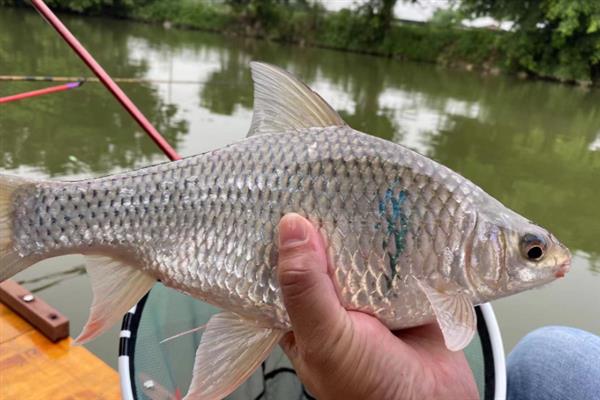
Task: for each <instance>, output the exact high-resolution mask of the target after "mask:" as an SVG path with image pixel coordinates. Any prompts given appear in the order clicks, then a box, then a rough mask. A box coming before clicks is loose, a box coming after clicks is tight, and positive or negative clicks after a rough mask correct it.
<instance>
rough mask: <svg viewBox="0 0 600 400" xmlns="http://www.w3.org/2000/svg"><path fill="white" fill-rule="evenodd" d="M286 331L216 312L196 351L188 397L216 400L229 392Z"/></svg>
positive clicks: (187, 399)
mask: <svg viewBox="0 0 600 400" xmlns="http://www.w3.org/2000/svg"><path fill="white" fill-rule="evenodd" d="M283 334H284V332H283V331H281V330H278V329H270V328H264V327H260V326H258V325H256V324H255V323H253V322H252V321H248V320H245V319H242V318H241V317H239V316H238V315H237V314H234V313H231V312H223V313H220V314H216V315H214V316H213V317H212V318H211V319H210V320H209V321H208V324H207V326H206V331H205V332H204V334H203V335H202V339H201V340H200V345H199V346H198V350H197V351H196V361H195V363H194V372H193V375H192V382H191V384H190V388H189V390H188V394H187V395H186V396H185V400H217V399H222V398H224V397H225V396H227V395H229V394H230V393H231V392H233V391H234V390H235V389H236V388H237V387H238V386H239V385H241V384H242V383H243V382H244V381H245V380H246V379H247V378H248V377H249V376H250V375H251V374H252V373H253V372H254V371H255V370H256V368H257V367H258V366H259V365H260V363H261V362H263V361H264V359H265V358H267V356H268V355H269V353H270V352H271V350H272V349H273V347H274V346H275V345H276V344H277V342H278V341H279V339H281V337H282V336H283Z"/></svg>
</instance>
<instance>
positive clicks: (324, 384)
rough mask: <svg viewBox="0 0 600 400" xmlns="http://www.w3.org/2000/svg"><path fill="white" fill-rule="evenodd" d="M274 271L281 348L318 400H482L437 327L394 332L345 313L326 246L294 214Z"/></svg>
mask: <svg viewBox="0 0 600 400" xmlns="http://www.w3.org/2000/svg"><path fill="white" fill-rule="evenodd" d="M278 264H279V265H278V278H279V283H280V286H281V291H282V295H283V301H284V303H285V307H286V309H287V311H288V314H289V316H290V320H291V323H292V330H293V332H288V333H287V334H286V335H285V336H284V338H283V339H282V341H281V346H282V347H283V350H284V351H285V353H286V354H287V356H288V357H289V359H290V360H291V362H292V364H293V366H294V368H295V369H296V372H297V373H298V376H299V377H300V379H301V380H302V382H303V383H304V384H305V385H306V387H307V388H308V390H309V391H310V392H311V393H312V394H313V395H315V396H316V397H317V398H318V399H319V400H327V399H345V400H348V399H361V400H363V399H377V400H382V399H460V400H463V399H477V398H478V397H479V396H478V391H477V386H476V385H475V380H474V378H473V374H472V372H471V369H470V367H469V365H468V363H467V360H466V358H465V356H464V354H463V352H462V351H461V352H451V351H450V350H448V349H446V346H445V345H444V339H443V337H442V333H441V332H440V330H439V328H438V326H437V325H436V324H430V325H425V326H421V327H417V328H412V329H406V330H402V331H398V332H391V331H390V330H389V329H388V328H387V327H386V326H385V325H383V324H382V323H381V322H380V321H379V320H378V319H376V318H375V317H373V316H370V315H368V314H365V313H362V312H357V311H347V310H346V309H344V308H343V307H342V305H341V304H340V301H339V299H338V297H337V293H336V291H335V288H334V286H333V282H332V280H331V277H330V273H331V270H330V268H329V266H328V261H327V256H326V252H325V246H324V243H323V240H322V238H321V236H320V234H319V233H318V232H317V230H316V229H315V228H314V227H313V226H312V224H311V223H310V222H309V221H307V220H306V219H304V218H302V217H301V216H299V215H297V214H288V215H286V216H284V217H283V218H282V219H281V221H280V223H279V263H278Z"/></svg>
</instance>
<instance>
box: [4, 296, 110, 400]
mask: <svg viewBox="0 0 600 400" xmlns="http://www.w3.org/2000/svg"><path fill="white" fill-rule="evenodd" d="M71 342H72V339H70V338H68V339H64V340H61V341H60V342H58V343H52V342H51V341H49V340H48V339H46V338H45V337H44V336H42V335H41V334H40V333H38V332H37V331H36V330H35V329H34V328H33V327H32V326H31V325H29V324H28V323H27V322H25V321H24V320H22V319H21V318H20V317H19V316H18V315H16V314H14V313H13V312H12V311H11V310H10V309H9V308H7V307H6V306H4V305H3V304H1V303H0V399H2V400H12V399H31V400H34V399H40V400H42V399H43V400H46V399H57V400H79V399H96V400H100V399H118V398H120V389H119V377H118V374H117V372H116V371H115V370H113V369H112V368H110V367H109V366H108V365H106V364H105V363H104V362H103V361H102V360H100V359H99V358H97V357H96V356H95V355H93V354H92V353H90V352H89V351H88V350H87V349H85V348H84V347H82V346H71Z"/></svg>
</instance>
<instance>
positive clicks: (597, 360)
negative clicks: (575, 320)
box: [507, 326, 600, 400]
mask: <svg viewBox="0 0 600 400" xmlns="http://www.w3.org/2000/svg"><path fill="white" fill-rule="evenodd" d="M507 364H508V394H507V398H508V400H542V399H543V400H563V399H564V400H594V399H600V337H598V336H595V335H593V334H591V333H588V332H585V331H582V330H579V329H575V328H567V327H560V326H550V327H546V328H541V329H538V330H536V331H533V332H531V333H530V334H528V335H527V336H525V337H524V338H523V339H522V340H521V341H520V342H519V344H517V346H516V347H515V348H514V350H513V351H512V352H511V353H510V355H509V356H508V360H507Z"/></svg>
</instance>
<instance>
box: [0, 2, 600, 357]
mask: <svg viewBox="0 0 600 400" xmlns="http://www.w3.org/2000/svg"><path fill="white" fill-rule="evenodd" d="M64 22H65V23H66V25H67V26H68V27H69V28H70V29H71V30H72V31H73V33H74V34H75V35H76V36H77V37H79V39H80V40H81V42H82V43H83V44H84V45H85V46H86V47H87V48H88V49H89V51H90V52H91V53H92V54H93V55H94V56H95V57H96V58H97V60H98V61H99V62H100V63H101V64H102V65H103V66H104V67H105V69H106V70H107V71H108V72H109V73H110V74H111V75H112V76H113V77H124V78H143V79H147V80H156V81H162V82H146V83H123V84H122V88H123V89H124V91H125V92H126V93H127V94H128V95H129V96H130V97H131V99H132V100H133V101H134V102H135V103H136V104H137V105H138V107H139V108H140V109H141V110H142V111H143V112H144V113H145V114H146V115H147V117H148V118H149V120H150V121H151V122H152V123H154V124H155V126H156V127H157V129H158V130H159V131H160V132H162V134H163V135H164V136H165V137H166V139H167V140H168V141H169V142H170V143H171V144H173V145H174V147H175V148H176V149H177V151H178V152H179V153H180V154H182V155H183V156H188V155H193V154H197V153H200V152H204V151H207V150H210V149H214V148H217V147H220V146H223V145H225V144H228V143H231V142H232V141H235V140H238V139H241V138H243V137H244V136H245V134H246V132H247V130H248V127H249V125H250V121H251V117H252V85H251V79H250V71H249V69H248V63H249V62H250V61H251V60H264V61H267V62H270V63H274V64H277V65H280V66H281V67H283V68H285V69H288V70H290V71H292V72H293V73H295V74H297V75H298V76H300V77H301V78H302V79H303V80H304V81H306V82H307V83H308V84H309V85H311V86H312V87H313V88H314V89H315V90H316V91H317V92H319V93H320V94H321V95H322V96H323V97H324V98H325V99H326V100H328V101H329V102H330V104H332V106H333V107H334V108H335V109H337V110H339V112H340V114H341V115H342V117H343V118H344V119H345V120H346V121H347V122H348V123H349V124H350V125H351V126H352V127H354V128H356V129H359V130H361V131H364V132H370V133H373V134H376V135H378V136H380V137H383V138H385V139H388V140H391V141H394V142H397V143H402V144H404V145H406V146H408V147H410V148H413V149H415V150H417V151H419V152H421V153H423V154H425V155H427V156H429V157H431V158H433V159H435V160H437V161H439V162H441V163H443V164H445V165H447V166H449V167H450V168H452V169H454V170H456V171H458V172H459V173H461V174H462V175H464V176H466V177H467V178H469V179H471V180H472V181H474V182H475V183H477V184H478V185H480V186H481V187H482V188H484V189H485V190H486V191H487V192H489V193H490V194H492V195H493V196H494V197H496V198H498V199H499V200H500V201H502V202H503V203H505V204H506V205H507V206H509V207H510V208H513V209H514V210H516V211H517V212H519V213H521V214H523V215H525V216H527V217H528V218H530V219H532V220H534V221H536V222H537V223H539V224H540V225H543V226H545V227H547V228H549V229H550V230H551V231H552V232H553V233H554V234H555V235H556V236H557V237H559V238H560V239H561V240H562V241H563V242H564V243H565V244H567V245H568V246H569V247H570V249H571V250H572V251H573V254H574V260H573V267H572V270H571V272H570V273H569V274H568V275H567V277H566V278H565V279H562V280H559V281H557V282H554V283H552V284H551V285H549V286H547V287H544V288H542V289H537V290H531V291H528V292H525V293H522V294H519V295H516V296H512V297H509V298H506V299H503V300H500V301H496V302H494V303H493V306H494V308H495V310H496V313H497V317H498V321H499V323H500V326H501V330H502V333H503V336H504V340H505V346H506V349H507V351H509V350H510V349H511V348H512V347H513V346H514V345H515V344H516V343H517V341H518V340H519V339H520V338H521V337H522V336H523V335H525V334H526V333H527V332H529V331H531V330H533V329H535V328H536V327H539V326H544V325H550V324H560V325H570V326H575V327H579V328H582V329H586V330H589V331H592V332H595V333H596V334H600V90H598V89H596V90H584V89H580V88H577V87H572V86H564V85H559V84H555V83H547V82H530V81H520V80H517V79H515V78H511V77H482V76H480V75H478V74H476V73H469V72H461V71H452V70H447V69H443V68H439V67H436V66H433V65H427V64H417V63H408V62H403V61H398V60H388V59H384V58H378V57H371V56H367V55H360V54H351V53H345V52H338V51H332V50H324V49H311V48H302V47H293V46H287V45H286V46H282V45H279V44H275V43H269V42H264V41H254V40H246V39H243V38H238V37H225V36H219V35H214V34H207V33H201V32H190V31H178V30H168V29H164V28H162V27H161V26H153V25H145V24H138V23H132V22H126V21H118V20H110V19H101V18H79V17H74V16H64ZM0 74H1V75H44V76H90V73H89V71H88V70H87V68H86V67H85V66H84V64H83V63H82V62H81V61H80V60H79V59H78V58H77V57H76V56H75V55H74V53H73V52H72V51H71V50H70V49H69V48H68V47H67V45H66V44H65V43H64V42H63V41H62V40H60V39H59V37H58V36H57V35H56V34H55V32H54V31H53V30H52V29H51V28H50V27H49V26H48V25H47V24H46V23H45V22H44V21H43V20H42V19H41V18H40V17H39V16H38V15H37V14H35V13H33V12H28V11H25V10H12V9H4V8H0ZM165 81H170V83H164V82H165ZM177 81H187V82H184V83H181V82H177ZM50 85H53V83H48V82H0V97H1V96H6V95H9V94H14V93H20V92H24V91H28V90H33V89H38V88H42V87H46V86H50ZM164 160H165V157H164V156H163V155H162V153H160V151H159V150H157V148H156V146H155V145H154V143H153V142H152V141H151V140H150V139H148V138H147V137H146V135H145V134H144V133H143V132H142V131H141V130H140V128H139V127H138V126H137V125H136V124H135V123H134V122H133V121H132V119H131V118H130V117H129V115H128V114H127V113H126V112H125V111H123V109H122V108H121V107H120V106H119V104H118V103H117V102H116V101H115V100H114V99H113V98H112V97H111V95H110V94H109V93H108V92H107V91H106V90H105V89H104V88H103V87H102V86H101V85H100V84H98V83H92V82H89V83H86V84H84V85H83V86H82V87H80V88H77V89H73V90H71V91H68V92H63V93H56V94H51V95H47V96H42V97H36V98H32V99H28V100H22V101H18V102H14V103H8V104H3V105H1V106H0V170H2V171H8V172H10V173H16V174H22V175H32V176H38V177H49V178H54V179H63V178H67V179H72V178H82V177H93V176H100V175H105V174H108V173H112V172H116V171H121V170H128V169H132V168H136V167H142V166H145V165H149V164H152V163H155V162H160V161H164ZM82 265H83V258H81V257H80V256H67V257H61V258H56V259H53V260H48V261H45V262H41V263H39V265H37V266H35V267H33V268H31V269H29V270H27V271H24V272H22V273H21V274H19V275H18V276H17V277H16V278H15V279H16V280H18V281H24V284H25V285H26V286H27V287H28V288H29V289H31V290H35V291H36V293H38V294H39V295H40V296H42V297H43V298H44V299H45V300H46V301H48V302H49V303H51V304H52V305H54V306H55V307H57V308H58V309H59V310H61V311H62V312H63V313H65V314H66V315H67V316H68V317H69V318H70V319H71V334H72V335H73V336H76V335H77V334H78V333H79V331H80V330H81V328H82V326H83V324H84V322H85V320H86V319H87V314H88V308H89V304H90V301H91V293H90V286H89V282H88V279H87V276H85V275H84V274H83V273H82V271H83V270H82ZM117 336H118V333H117V328H116V327H115V328H114V329H113V330H112V331H111V332H109V333H107V334H105V335H104V336H102V337H101V338H99V339H97V340H95V341H93V342H92V343H90V344H89V345H86V346H87V347H88V348H90V349H91V350H92V351H93V352H95V353H96V354H98V355H99V356H100V357H101V358H103V359H104V360H105V361H106V362H107V363H109V364H110V365H112V366H116V362H117V356H116V351H117V344H118V341H117Z"/></svg>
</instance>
